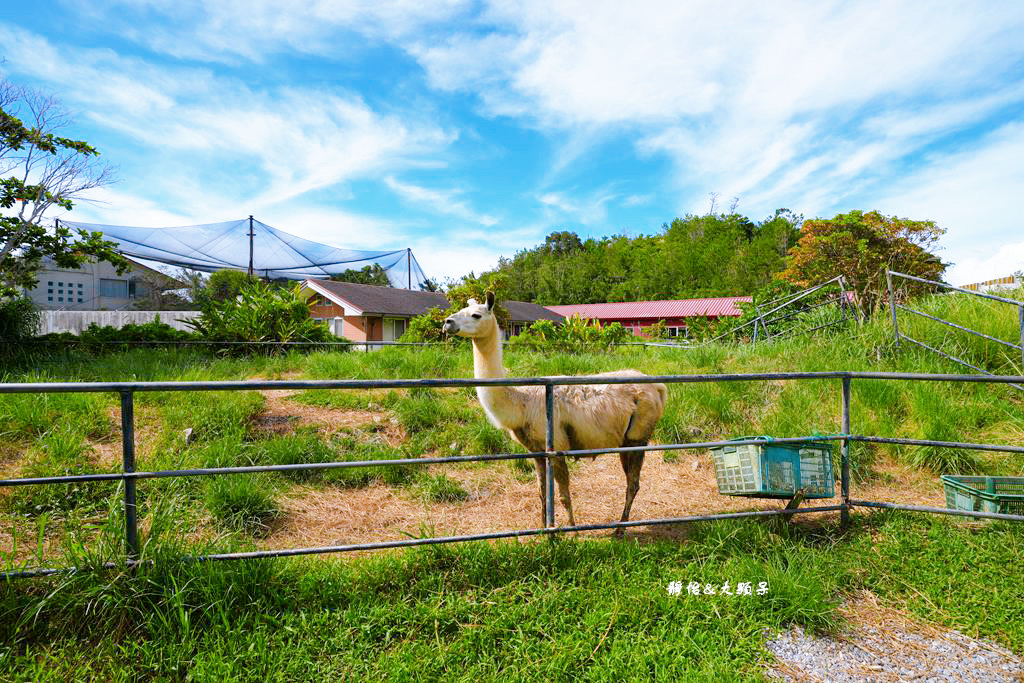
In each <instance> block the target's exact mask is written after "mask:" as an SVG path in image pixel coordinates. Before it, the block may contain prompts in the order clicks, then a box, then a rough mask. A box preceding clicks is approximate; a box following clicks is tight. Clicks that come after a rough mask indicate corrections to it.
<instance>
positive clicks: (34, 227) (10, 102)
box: [0, 80, 129, 295]
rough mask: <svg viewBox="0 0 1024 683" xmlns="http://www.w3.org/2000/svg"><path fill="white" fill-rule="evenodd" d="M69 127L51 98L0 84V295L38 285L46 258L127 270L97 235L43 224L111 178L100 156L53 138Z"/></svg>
mask: <svg viewBox="0 0 1024 683" xmlns="http://www.w3.org/2000/svg"><path fill="white" fill-rule="evenodd" d="M26 121H27V123H26ZM67 123H68V120H67V116H66V115H65V114H64V112H63V111H61V109H60V107H59V105H58V104H57V102H56V101H55V100H54V99H53V98H51V97H47V96H44V95H41V94H39V93H37V92H34V91H32V90H28V89H25V88H19V87H17V86H15V85H13V84H11V83H10V82H8V81H6V80H4V81H0V210H2V211H0V295H4V294H7V295H10V294H13V293H14V292H16V291H17V290H18V288H21V287H26V288H28V287H33V286H35V284H36V278H35V273H36V272H38V270H39V268H40V266H41V264H42V260H43V258H44V257H49V258H52V259H53V260H54V261H56V263H57V265H58V266H60V267H61V268H78V267H79V266H81V265H82V264H84V263H85V262H86V261H88V260H89V259H90V258H96V259H99V260H103V261H108V262H110V263H112V264H114V265H115V266H116V267H117V268H118V272H124V271H125V270H127V269H128V267H129V264H128V261H127V260H125V259H124V257H123V256H121V255H120V254H119V253H118V252H117V251H115V246H116V245H115V244H114V243H113V242H110V241H108V240H104V239H103V236H102V234H101V233H98V232H89V231H85V230H78V231H76V232H75V233H74V234H72V232H71V231H70V230H68V229H67V228H65V227H63V226H61V225H53V226H45V225H44V220H45V218H46V214H47V212H48V211H50V210H51V209H53V208H60V209H64V210H67V211H70V210H71V208H72V206H73V202H72V200H74V199H77V198H78V197H80V196H81V195H82V194H83V193H84V192H86V191H87V190H90V189H93V188H96V187H100V186H103V185H106V184H108V183H109V182H110V181H111V173H110V169H109V167H108V166H106V165H105V164H102V163H101V162H99V161H98V159H97V157H98V156H99V152H97V151H96V150H95V149H94V148H93V147H91V146H90V145H89V144H87V143H85V142H83V141H81V140H73V139H71V138H66V137H61V136H59V135H57V132H58V131H59V130H61V129H62V128H64V127H65V126H66V125H67Z"/></svg>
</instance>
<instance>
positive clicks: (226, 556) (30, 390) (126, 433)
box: [0, 371, 1024, 578]
mask: <svg viewBox="0 0 1024 683" xmlns="http://www.w3.org/2000/svg"><path fill="white" fill-rule="evenodd" d="M776 380H792V381H828V380H831V381H835V380H839V381H840V382H841V386H842V393H841V404H842V411H841V415H840V425H841V432H840V433H838V434H827V435H809V436H801V437H780V438H775V439H773V443H783V444H786V443H789V444H793V443H808V442H816V441H817V442H821V441H838V442H840V444H841V450H840V482H841V486H840V489H841V502H840V503H839V504H837V505H824V506H818V507H806V508H798V509H795V510H788V509H784V510H760V511H746V512H730V513H720V514H711V515H691V516H685V517H673V518H665V519H644V520H634V521H628V522H611V523H607V524H585V525H576V526H571V527H570V526H563V527H557V526H556V525H555V515H554V486H553V479H552V476H551V462H552V458H555V457H566V456H596V455H604V454H608V453H623V452H626V453H645V452H648V451H677V450H687V449H709V448H716V447H720V446H726V445H742V444H754V443H763V441H758V440H757V439H754V438H750V439H737V440H729V441H705V442H692V443H676V444H654V445H647V446H630V447H618V448H596V449H578V450H556V449H555V448H554V432H553V430H554V419H553V417H554V405H555V387H557V386H564V385H585V384H591V385H594V384H598V385H600V384H649V383H667V384H692V383H701V382H751V381H754V382H757V381H776ZM854 380H884V381H923V382H969V383H987V384H1021V383H1024V377H1017V376H993V375H987V374H986V375H952V374H925V373H902V372H843V371H835V372H768V373H745V374H718V375H653V376H641V377H602V376H587V375H582V376H575V377H515V378H512V377H506V378H490V379H477V378H466V379H375V380H245V381H194V382H38V383H37V382H23V383H4V384H0V394H38V393H98V392H111V393H116V394H118V395H119V397H120V402H121V425H122V454H123V463H122V469H121V471H120V472H106V473H98V474H83V475H67V476H56V477H29V478H17V479H2V480H0V486H28V485H57V484H69V483H75V482H84V481H120V482H124V502H123V508H124V519H125V549H126V560H125V562H123V563H107V564H106V565H104V567H107V568H114V567H123V566H132V565H135V564H138V563H139V560H138V556H139V540H138V521H137V510H136V485H137V483H138V481H139V480H146V479H158V478H167V477H194V476H219V475H231V474H244V473H255V472H285V471H294V470H317V469H332V468H345V467H408V466H422V465H430V464H442V463H462V462H480V461H483V462H486V461H499V460H521V459H526V458H540V459H543V461H544V463H545V477H544V480H545V500H544V524H545V526H544V527H542V528H536V529H518V530H509V531H499V532H491V533H483V534H469V535H462V536H444V537H435V538H411V539H403V540H395V541H380V542H374V543H361V544H352V545H342V546H325V547H316V548H294V549H284V550H261V551H252V552H240V553H220V554H210V555H204V556H198V557H192V558H186V559H188V560H193V561H214V560H230V559H251V558H263V557H285V556H294V555H315V554H325V553H335V552H347V551H356V550H375V549H383V548H399V547H408V546H417V545H429V544H436V543H455V542H462V541H475V540H488V539H501V538H516V537H521V536H535V535H542V534H547V535H553V534H559V533H565V532H575V531H595V530H606V529H622V528H627V527H637V526H656V525H665V524H678V523H684V522H697V521H709V520H719V519H735V518H744V517H773V516H784V517H787V518H788V516H790V515H793V514H805V513H809V512H830V511H838V512H840V515H841V520H842V522H843V523H844V524H845V523H847V522H848V520H849V511H850V510H851V509H852V508H854V507H865V508H892V509H900V510H913V511H919V512H928V513H936V514H949V515H960V516H967V517H975V518H987V519H1003V520H1012V521H1024V515H1007V514H1000V513H992V512H965V511H959V510H948V509H946V508H931V507H925V506H913V505H901V504H898V503H886V502H875V501H861V500H852V499H851V498H850V462H849V447H850V443H854V442H864V443H888V444H901V445H910V446H930V447H940V448H964V449H974V450H985V451H992V452H1002V453H1024V447H1020V446H1011V445H1001V444H979V443H958V442H944V441H930V440H921V439H895V438H885V437H876V436H865V435H858V434H854V433H852V429H851V397H852V393H851V385H852V382H853V381H854ZM486 386H543V387H545V412H546V418H547V439H546V450H545V451H543V452H534V453H502V454H486V455H466V456H450V457H433V458H405V459H399V460H364V461H351V462H327V463H298V464H291V465H252V466H243V467H215V468H196V469H180V470H157V471H137V470H136V467H135V416H134V395H135V394H136V393H141V392H161V391H172V392H173V391H247V390H269V389H349V390H353V389H381V388H388V389H412V388H428V387H432V388H444V387H456V388H458V387H462V388H473V387H486ZM68 571H74V568H35V569H24V570H19V571H9V572H7V573H3V574H0V577H8V578H17V577H31V576H45V575H52V574H56V573H61V572H68Z"/></svg>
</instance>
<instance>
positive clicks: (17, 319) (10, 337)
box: [0, 297, 39, 350]
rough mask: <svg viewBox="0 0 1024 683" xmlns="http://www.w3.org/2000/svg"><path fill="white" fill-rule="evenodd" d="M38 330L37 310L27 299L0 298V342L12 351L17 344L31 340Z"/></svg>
mask: <svg viewBox="0 0 1024 683" xmlns="http://www.w3.org/2000/svg"><path fill="white" fill-rule="evenodd" d="M38 329H39V309H38V308H36V305H35V304H34V303H32V300H31V299H29V298H28V297H19V298H0V340H2V341H3V342H4V344H3V345H2V346H3V348H4V349H7V350H13V349H14V348H16V346H15V345H16V344H17V343H18V342H21V341H24V340H26V339H30V338H32V337H33V336H34V335H35V333H36V330H38Z"/></svg>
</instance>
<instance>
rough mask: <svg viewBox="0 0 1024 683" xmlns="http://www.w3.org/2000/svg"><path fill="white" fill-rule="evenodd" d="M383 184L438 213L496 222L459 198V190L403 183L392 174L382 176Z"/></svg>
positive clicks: (493, 218) (489, 223)
mask: <svg viewBox="0 0 1024 683" xmlns="http://www.w3.org/2000/svg"><path fill="white" fill-rule="evenodd" d="M384 184H385V185H387V186H388V187H389V188H390V189H391V191H392V192H394V193H395V194H397V195H398V196H400V197H402V198H403V199H405V200H406V201H409V202H411V203H413V204H419V205H423V206H427V207H429V208H430V209H432V210H433V211H436V212H437V213H440V214H445V215H449V216H455V217H456V218H460V219H462V220H464V221H466V222H469V223H477V224H480V225H485V226H492V225H495V224H497V223H498V219H497V218H495V217H494V216H489V215H486V214H481V213H478V212H477V211H474V210H473V208H472V207H470V205H469V204H468V203H467V202H465V201H463V200H462V199H459V198H458V197H459V195H460V194H462V191H460V190H433V189H430V188H427V187H421V186H419V185H413V184H412V183H405V182H402V181H400V180H398V179H396V178H395V177H394V176H387V177H386V178H384Z"/></svg>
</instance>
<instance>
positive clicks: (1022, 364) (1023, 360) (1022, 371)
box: [1017, 304, 1024, 375]
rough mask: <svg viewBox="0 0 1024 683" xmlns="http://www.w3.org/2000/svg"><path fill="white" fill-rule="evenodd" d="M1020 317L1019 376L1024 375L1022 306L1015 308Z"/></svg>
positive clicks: (1023, 320)
mask: <svg viewBox="0 0 1024 683" xmlns="http://www.w3.org/2000/svg"><path fill="white" fill-rule="evenodd" d="M1017 311H1018V312H1019V315H1020V374H1022V375H1024V304H1021V305H1020V306H1018V307H1017Z"/></svg>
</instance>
